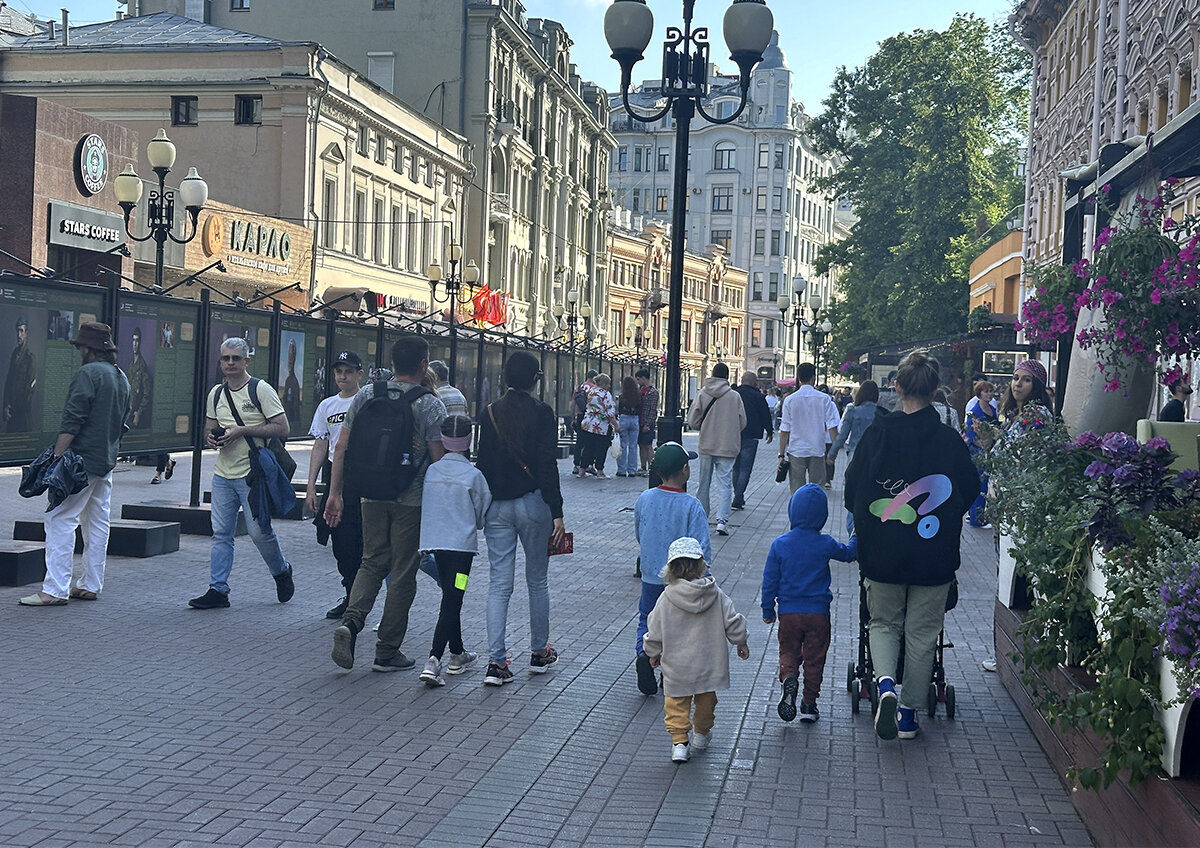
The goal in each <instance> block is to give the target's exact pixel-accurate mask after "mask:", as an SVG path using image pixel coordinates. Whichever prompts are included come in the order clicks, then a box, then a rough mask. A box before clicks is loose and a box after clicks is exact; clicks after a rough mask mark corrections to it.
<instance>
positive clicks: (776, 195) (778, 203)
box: [771, 187, 783, 212]
mask: <svg viewBox="0 0 1200 848" xmlns="http://www.w3.org/2000/svg"><path fill="white" fill-rule="evenodd" d="M771 211H772V212H782V211H783V189H782V188H780V187H776V188H773V189H771Z"/></svg>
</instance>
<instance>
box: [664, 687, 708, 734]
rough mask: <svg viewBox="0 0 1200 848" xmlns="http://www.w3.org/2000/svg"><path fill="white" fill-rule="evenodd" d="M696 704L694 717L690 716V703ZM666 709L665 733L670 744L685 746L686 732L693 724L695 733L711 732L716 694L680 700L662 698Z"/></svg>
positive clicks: (688, 696)
mask: <svg viewBox="0 0 1200 848" xmlns="http://www.w3.org/2000/svg"><path fill="white" fill-rule="evenodd" d="M693 701H695V703H696V715H695V716H694V717H693V716H692V702H693ZM663 706H664V707H665V709H666V713H667V715H666V722H667V732H668V733H670V734H671V742H672V743H673V744H675V745H686V744H687V741H688V731H689V730H691V729H692V725H693V723H694V724H695V728H696V732H697V733H708V732H709V731H710V730H712V727H713V720H714V715H715V713H716V711H717V693H716V692H701V693H699V694H697V695H684V696H683V697H681V698H672V697H670V696H667V697H664V698H663Z"/></svg>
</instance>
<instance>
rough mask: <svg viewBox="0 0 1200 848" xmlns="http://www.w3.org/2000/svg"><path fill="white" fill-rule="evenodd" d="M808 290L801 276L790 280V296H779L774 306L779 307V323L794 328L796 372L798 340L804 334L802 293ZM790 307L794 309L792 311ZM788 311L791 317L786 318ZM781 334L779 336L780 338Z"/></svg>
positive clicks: (798, 357)
mask: <svg viewBox="0 0 1200 848" xmlns="http://www.w3.org/2000/svg"><path fill="white" fill-rule="evenodd" d="M807 288H808V280H806V279H804V275H803V274H796V276H795V277H793V278H792V293H791V295H787V294H781V295H779V298H778V299H777V300H776V302H775V305H776V306H778V307H779V323H780V324H782V325H783V326H785V327H795V328H796V370H797V371H799V370H800V338H801V336H802V335H803V333H804V313H803V310H804V292H805V290H806V289H807ZM792 307H795V308H794V309H792ZM788 309H792V317H791V319H789V318H788ZM782 335H783V334H782V333H780V336H781V337H782ZM783 364H784V365H786V364H787V353H786V352H785V353H784V362H783Z"/></svg>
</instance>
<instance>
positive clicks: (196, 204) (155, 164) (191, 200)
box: [113, 129, 208, 291]
mask: <svg viewBox="0 0 1200 848" xmlns="http://www.w3.org/2000/svg"><path fill="white" fill-rule="evenodd" d="M146 158H147V159H149V160H150V167H151V168H153V169H154V173H155V174H157V175H158V188H157V189H151V190H150V198H149V201H148V202H147V204H146V227H147V230H148V232H147V233H146V235H144V236H141V237H138V236H135V235H134V234H133V230H132V229H131V227H130V223H129V216H130V215H131V214H132V213H133V209H134V207H135V206H137V203H138V201H139V200H141V198H142V178H141V177H139V176H138V175H137V172H136V171H135V170H134V169H133V165H126V166H125V170H124V171H122V172H121V173H120V174H119V175H118V176H117V178H116V179H115V180H113V192H114V193H115V194H116V195H117V204H118V205H119V206H120V207H121V210H122V211H123V212H124V213H125V232H126V234H127V235H128V236H129V237H130V238H131V239H133V240H134V241H136V242H144V241H150V240H151V239H154V244H155V253H154V285H155V288H156V290H159V291H161V290H162V284H163V261H164V258H163V248H164V247H165V246H166V244H167V239H170V240H171V241H173V242H175V243H176V244H187V243H188V242H189V241H191V240H192V239H194V238H195V237H196V222H197V219H198V218H199V217H200V210H201V209H202V208H203V207H204V204H205V203H207V202H208V183H206V182H204V180H202V179H201V178H200V175H199V174H197V173H196V169H195V168H190V169H188V173H187V176H186V177H184V178H183V180H181V181H180V183H179V189H178V192H179V200H180V201H182V203H183V207H184V209H186V210H187V214H188V217H189V218H190V219H191V222H192V232H191V235H185V236H184V237H183V238H176V236H175V233H174V232H172V230H174V228H175V194H176V190H175V189H171V190H168V189H167V174H169V173H171V166H172V165H174V164H175V145H174V144H173V143H172V142H171V139H169V138H167V131H166V130H163V129H160V130H159V131H158V135H156V136H155V137H154V138H153V139H151V141H150V143H149V144H147V145H146ZM185 233H186V228H185Z"/></svg>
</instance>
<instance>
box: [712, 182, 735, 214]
mask: <svg viewBox="0 0 1200 848" xmlns="http://www.w3.org/2000/svg"><path fill="white" fill-rule="evenodd" d="M712 211H714V212H732V211H733V186H714V187H713V192H712Z"/></svg>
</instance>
